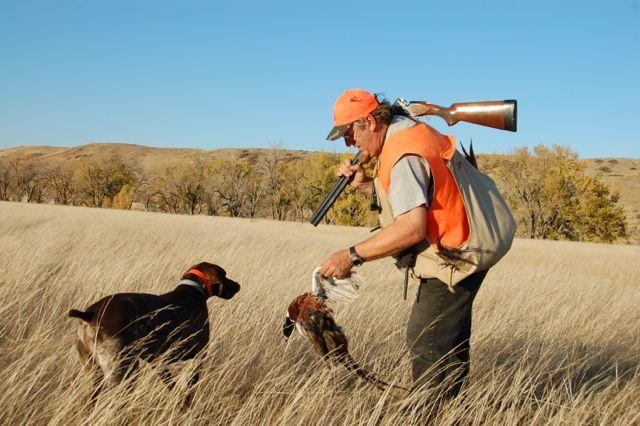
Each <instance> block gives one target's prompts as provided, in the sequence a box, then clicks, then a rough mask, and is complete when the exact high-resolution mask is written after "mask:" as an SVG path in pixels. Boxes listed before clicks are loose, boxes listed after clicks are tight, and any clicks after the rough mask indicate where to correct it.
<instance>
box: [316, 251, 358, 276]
mask: <svg viewBox="0 0 640 426" xmlns="http://www.w3.org/2000/svg"><path fill="white" fill-rule="evenodd" d="M351 267H352V265H351V256H350V255H349V250H340V251H338V252H335V253H333V254H332V255H331V257H330V258H329V259H327V260H326V261H325V262H324V263H323V264H322V266H321V267H320V273H321V274H322V276H323V277H327V278H328V277H335V278H344V277H348V276H349V275H350V274H351Z"/></svg>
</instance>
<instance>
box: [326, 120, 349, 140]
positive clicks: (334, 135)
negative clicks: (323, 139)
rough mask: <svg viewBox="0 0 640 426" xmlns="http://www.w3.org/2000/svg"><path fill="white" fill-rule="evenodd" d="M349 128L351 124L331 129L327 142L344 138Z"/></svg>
mask: <svg viewBox="0 0 640 426" xmlns="http://www.w3.org/2000/svg"><path fill="white" fill-rule="evenodd" d="M349 126H351V124H345V125H344V126H335V127H334V128H333V129H331V131H330V132H329V135H327V140H328V141H335V140H336V139H339V138H341V137H343V136H344V134H345V132H346V131H347V130H349Z"/></svg>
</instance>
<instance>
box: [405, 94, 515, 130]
mask: <svg viewBox="0 0 640 426" xmlns="http://www.w3.org/2000/svg"><path fill="white" fill-rule="evenodd" d="M405 109H406V110H407V111H408V112H409V113H410V114H411V115H412V116H414V117H421V116H423V115H437V116H438V117H441V118H442V119H443V120H444V121H446V122H447V124H448V125H449V126H453V125H454V124H456V123H457V122H459V121H464V122H467V123H473V124H479V125H481V126H487V127H493V128H494V129H500V130H509V131H511V132H515V131H516V129H517V124H518V103H517V101H515V100H506V101H485V102H464V103H457V104H452V105H451V106H450V107H449V108H444V107H441V106H438V105H434V104H430V103H428V102H422V101H412V102H410V103H409V104H408V105H406V106H405Z"/></svg>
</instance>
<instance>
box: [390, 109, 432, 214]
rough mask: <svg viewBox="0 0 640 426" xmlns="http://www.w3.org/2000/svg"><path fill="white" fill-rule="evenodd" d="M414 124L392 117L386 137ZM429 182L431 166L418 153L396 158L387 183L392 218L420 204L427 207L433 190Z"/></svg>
mask: <svg viewBox="0 0 640 426" xmlns="http://www.w3.org/2000/svg"><path fill="white" fill-rule="evenodd" d="M415 124H416V123H415V121H413V120H411V119H410V118H407V117H402V116H396V117H393V120H392V121H391V124H390V125H389V129H388V130H387V137H389V136H390V135H392V134H393V133H396V132H398V131H400V130H404V129H407V128H409V127H411V126H414V125H415ZM430 182H431V167H429V162H428V161H427V160H425V159H424V158H422V157H420V156H418V155H405V156H404V157H402V158H401V159H400V160H398V162H397V163H396V164H395V165H394V166H393V168H392V169H391V183H390V184H389V203H390V204H391V209H392V210H393V218H394V219H395V218H397V217H398V216H400V215H401V214H403V213H406V212H408V211H409V210H411V209H414V208H416V207H419V206H421V205H424V206H426V207H429V204H430V202H431V198H432V195H433V194H431V193H430V191H432V190H433V188H431V187H430Z"/></svg>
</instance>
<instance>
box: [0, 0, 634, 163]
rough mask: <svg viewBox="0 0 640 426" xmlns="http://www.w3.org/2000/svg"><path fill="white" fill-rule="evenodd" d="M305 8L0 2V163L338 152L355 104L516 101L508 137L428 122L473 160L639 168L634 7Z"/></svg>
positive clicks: (630, 1)
mask: <svg viewBox="0 0 640 426" xmlns="http://www.w3.org/2000/svg"><path fill="white" fill-rule="evenodd" d="M304 3H305V2H299V1H298V2H277V1H274V2H268V3H267V2H260V3H255V4H252V3H251V2H242V3H238V4H236V5H232V4H231V2H194V1H180V2H178V1H175V2H163V1H153V2H151V1H132V0H129V1H51V0H47V1H40V2H34V1H28V0H20V1H9V0H0V147H9V146H18V145H57V146H75V145H80V144H85V143H89V142H107V141H118V142H125V143H133V144H140V145H149V146H159V147H192V148H202V149H215V148H221V147H267V146H269V145H270V144H271V143H273V142H274V141H275V142H279V143H280V144H281V145H282V146H283V147H285V148H288V149H305V150H321V149H324V150H329V151H340V150H343V149H344V148H343V145H342V142H341V141H339V142H326V141H325V140H324V138H325V136H326V134H327V132H328V131H329V129H330V128H331V118H332V113H331V108H332V105H333V102H334V101H335V99H336V98H337V97H338V96H339V95H340V93H342V91H343V90H345V89H348V88H356V87H361V88H364V89H367V90H370V91H374V92H378V93H383V94H384V95H386V97H387V98H389V99H390V100H394V99H395V98H397V97H405V98H407V99H415V100H417V99H420V100H427V101H429V102H433V103H436V104H439V105H443V106H448V105H450V104H451V103H453V102H464V101H475V100H493V99H517V100H518V103H519V104H518V107H519V117H518V118H519V120H518V132H517V133H511V132H501V131H498V130H493V129H486V128H482V127H479V126H475V125H471V124H458V125H456V126H455V127H451V128H447V126H446V124H444V122H443V121H441V120H440V119H439V118H435V117H434V118H432V119H431V120H430V122H429V123H430V124H432V125H433V126H434V127H436V128H437V129H439V130H440V131H442V132H445V133H450V134H454V135H456V136H457V137H458V138H459V139H460V140H462V141H463V142H465V143H466V142H468V140H469V138H471V137H472V138H473V140H474V145H475V146H476V149H477V151H478V152H498V153H502V152H508V151H510V150H512V149H513V148H514V147H518V146H524V145H528V146H534V145H536V144H539V143H543V144H547V145H551V144H563V145H569V146H571V147H572V148H573V149H574V150H576V151H577V152H578V153H579V154H580V156H581V157H598V156H608V157H622V156H626V157H640V136H639V134H640V124H639V123H640V0H620V1H619V0H610V1H597V2H596V1H565V2H561V1H556V2H550V1H549V2H547V1H536V2H533V1H529V2H524V1H513V0H511V1H494V2H488V1H486V2H479V1H474V2H471V1H469V2H466V1H459V2H434V1H425V0H422V1H419V2H412V1H408V2H402V3H399V2H389V1H387V2H353V3H351V2H346V1H343V2H331V1H324V2H318V3H315V2H314V3H313V4H312V5H304Z"/></svg>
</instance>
